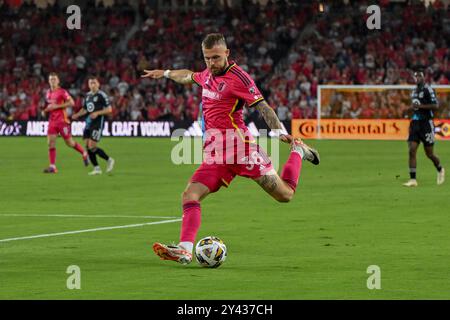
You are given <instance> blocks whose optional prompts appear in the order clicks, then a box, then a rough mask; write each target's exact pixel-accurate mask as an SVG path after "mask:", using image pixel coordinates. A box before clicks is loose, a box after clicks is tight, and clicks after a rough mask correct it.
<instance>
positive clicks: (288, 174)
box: [281, 152, 302, 191]
mask: <svg viewBox="0 0 450 320" xmlns="http://www.w3.org/2000/svg"><path fill="white" fill-rule="evenodd" d="M301 171H302V157H300V155H299V154H298V153H297V152H291V155H290V156H289V159H288V160H287V161H286V164H285V165H284V167H283V171H282V172H281V179H283V180H284V181H286V183H287V184H288V185H289V186H290V187H291V188H292V190H294V191H295V189H296V188H297V184H298V179H299V177H300V172H301Z"/></svg>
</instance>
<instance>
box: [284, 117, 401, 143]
mask: <svg viewBox="0 0 450 320" xmlns="http://www.w3.org/2000/svg"><path fill="white" fill-rule="evenodd" d="M408 128H409V120H407V119H399V120H393V119H373V120H372V119H370V120H369V119H367V120H366V119H322V120H321V121H320V137H321V138H324V139H368V140H380V139H381V140H383V139H385V140H402V139H406V138H407V136H408ZM292 134H293V135H294V136H295V137H299V138H303V139H316V138H318V136H319V126H318V122H317V120H293V121H292Z"/></svg>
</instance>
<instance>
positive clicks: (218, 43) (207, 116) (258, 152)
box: [142, 33, 320, 264]
mask: <svg viewBox="0 0 450 320" xmlns="http://www.w3.org/2000/svg"><path fill="white" fill-rule="evenodd" d="M202 51H203V57H204V60H205V63H206V69H205V70H203V71H202V72H192V71H190V70H145V74H144V75H143V76H142V77H150V78H153V79H161V78H163V77H166V78H169V79H171V80H174V81H176V82H178V83H181V84H189V83H195V84H197V85H199V86H201V87H202V105H203V115H204V121H205V129H206V132H205V142H204V154H205V157H204V161H203V163H202V164H201V165H200V167H199V168H198V169H197V170H196V171H195V173H194V175H193V176H192V177H191V179H190V181H189V183H188V185H187V187H186V189H185V191H184V192H183V198H182V205H183V221H182V226H181V235H180V242H179V244H178V245H165V244H162V243H155V244H154V245H153V250H154V251H155V253H156V254H157V255H158V256H159V257H160V258H161V259H163V260H173V261H176V262H179V263H181V264H188V263H190V262H191V261H192V250H193V247H194V242H195V239H196V236H197V232H198V229H199V228H200V220H201V209H200V201H201V200H203V199H204V198H205V197H206V196H207V195H208V194H210V193H214V192H216V191H218V190H219V188H220V187H222V186H225V187H227V186H228V185H229V184H230V183H231V181H232V180H233V179H234V177H235V176H243V177H247V178H251V179H253V180H254V181H255V182H256V183H258V184H259V185H260V186H261V187H262V188H263V189H264V190H265V191H266V192H267V193H268V194H270V195H271V196H272V197H273V198H274V199H275V200H277V201H279V202H288V201H290V200H291V199H292V197H293V196H294V193H295V189H296V187H297V184H298V180H299V176H300V171H301V168H302V160H303V159H304V160H307V161H310V162H312V163H313V164H315V165H317V164H319V161H320V160H319V153H318V152H317V151H316V150H314V149H312V148H310V147H308V146H307V145H306V144H305V143H303V142H302V141H301V140H297V139H293V138H292V137H291V136H290V135H288V134H280V135H279V137H280V140H281V141H283V142H286V143H290V144H291V153H290V156H289V159H288V160H287V162H286V164H285V165H284V167H283V170H282V172H281V176H280V175H278V173H277V172H276V171H275V169H274V168H273V167H272V163H271V161H270V159H269V157H268V156H267V154H266V153H265V151H264V150H262V148H260V147H259V145H257V144H256V143H255V141H254V138H253V137H252V135H251V134H250V132H249V130H248V128H247V127H246V125H245V123H244V120H243V116H242V112H243V107H244V106H247V108H256V109H257V110H258V111H259V112H260V114H261V115H262V116H263V118H264V120H265V121H266V123H267V125H268V126H269V128H270V129H272V130H274V131H277V132H280V131H281V130H282V125H281V123H280V121H279V119H278V117H277V115H276V114H275V112H274V110H273V109H272V108H271V107H270V106H269V105H268V104H267V102H266V101H265V100H264V97H263V96H262V95H261V93H260V91H259V89H258V88H257V86H256V85H255V83H254V81H253V79H252V78H251V77H250V76H249V75H248V74H247V73H246V72H245V71H244V70H243V69H242V68H241V67H239V66H238V65H237V64H236V63H235V62H234V61H231V60H230V61H229V60H228V56H229V54H230V50H229V49H228V48H227V45H226V41H225V38H224V36H223V35H222V34H218V33H213V34H209V35H207V36H206V37H205V39H204V40H203V42H202ZM230 132H231V133H232V134H230ZM230 150H231V152H230ZM205 151H206V152H205Z"/></svg>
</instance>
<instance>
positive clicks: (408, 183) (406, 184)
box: [403, 179, 419, 187]
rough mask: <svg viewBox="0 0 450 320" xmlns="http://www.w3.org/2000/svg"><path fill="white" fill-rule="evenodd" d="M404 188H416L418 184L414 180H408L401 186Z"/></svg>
mask: <svg viewBox="0 0 450 320" xmlns="http://www.w3.org/2000/svg"><path fill="white" fill-rule="evenodd" d="M403 185H404V186H405V187H417V186H418V185H419V184H418V183H417V180H416V179H409V180H408V182H405V183H404V184H403Z"/></svg>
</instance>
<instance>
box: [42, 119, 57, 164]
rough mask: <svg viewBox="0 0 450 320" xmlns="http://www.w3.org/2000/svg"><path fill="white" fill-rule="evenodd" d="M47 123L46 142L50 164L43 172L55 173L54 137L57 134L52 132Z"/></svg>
mask: <svg viewBox="0 0 450 320" xmlns="http://www.w3.org/2000/svg"><path fill="white" fill-rule="evenodd" d="M50 126H51V124H50V125H49V133H48V135H47V144H48V159H49V162H50V165H49V166H48V168H45V169H44V173H57V172H58V170H57V169H56V137H57V135H56V134H55V133H54V132H51V131H50V129H51V128H50Z"/></svg>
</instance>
